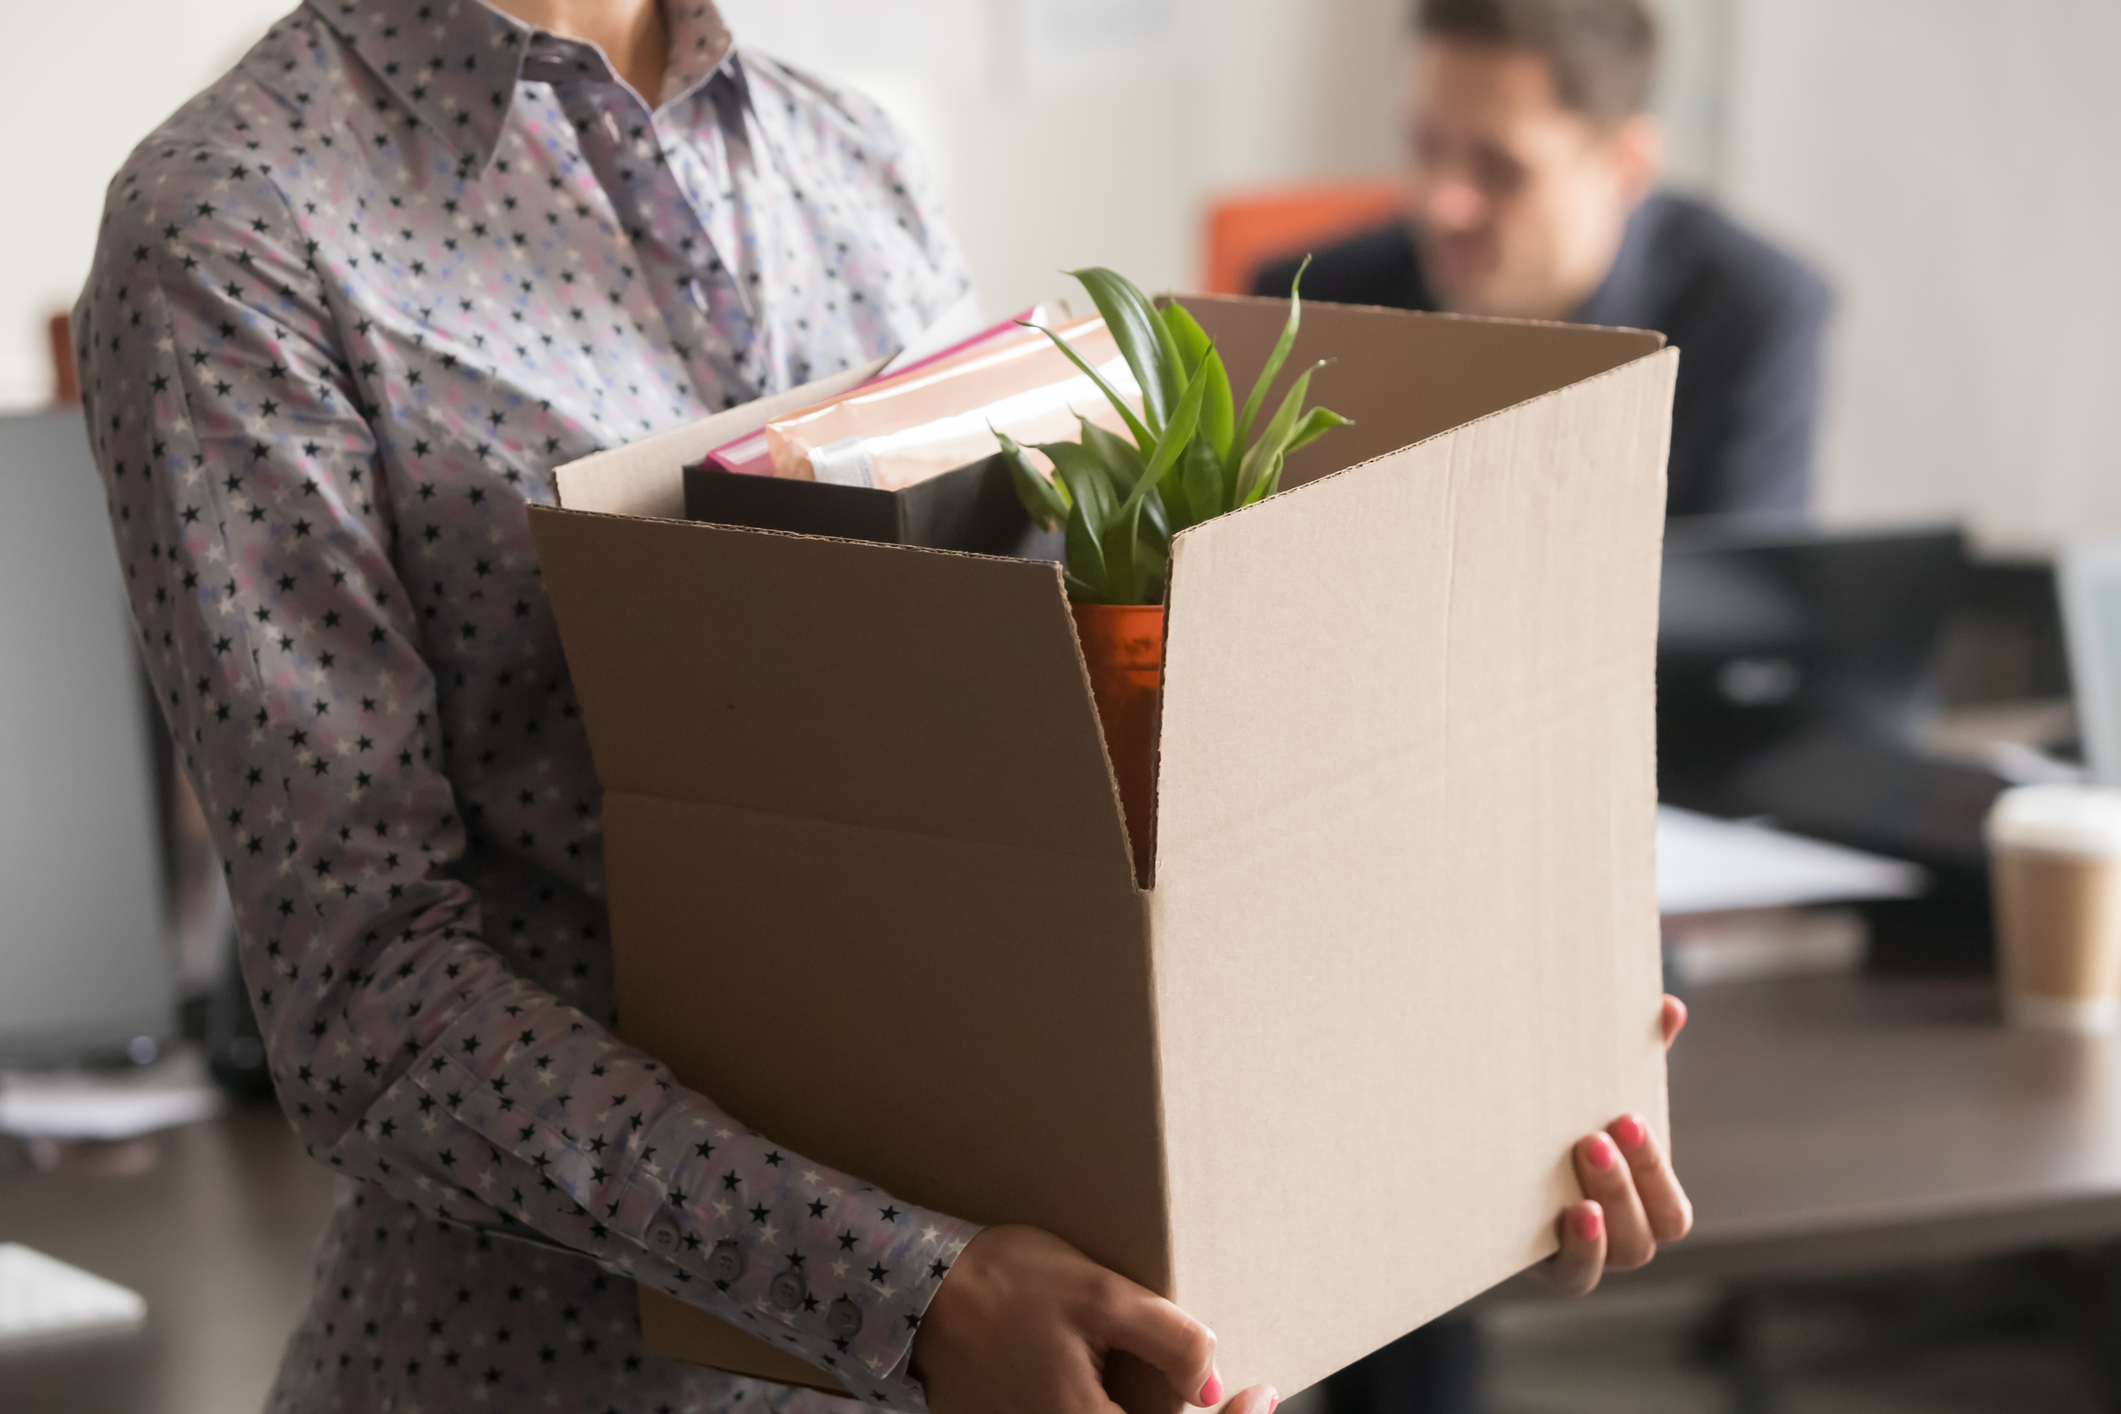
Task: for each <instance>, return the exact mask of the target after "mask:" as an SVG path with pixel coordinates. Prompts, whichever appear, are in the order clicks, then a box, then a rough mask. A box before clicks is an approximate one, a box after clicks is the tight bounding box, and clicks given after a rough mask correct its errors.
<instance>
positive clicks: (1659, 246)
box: [1253, 196, 1832, 516]
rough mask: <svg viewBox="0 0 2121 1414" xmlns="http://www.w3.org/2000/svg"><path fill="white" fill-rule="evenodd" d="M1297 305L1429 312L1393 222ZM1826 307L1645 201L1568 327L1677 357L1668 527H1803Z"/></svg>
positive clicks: (1806, 277)
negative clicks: (1683, 519) (1752, 518)
mask: <svg viewBox="0 0 2121 1414" xmlns="http://www.w3.org/2000/svg"><path fill="white" fill-rule="evenodd" d="M1295 273H1296V261H1295V260H1293V259H1292V260H1288V261H1285V262H1281V263H1277V264H1275V265H1272V266H1269V267H1268V268H1267V269H1265V270H1263V271H1261V272H1260V274H1259V277H1258V278H1257V279H1256V280H1255V281H1254V284H1253V288H1254V290H1255V291H1256V292H1257V293H1259V294H1263V295H1286V294H1287V293H1288V292H1289V280H1290V277H1291V276H1293V275H1294V274H1295ZM1303 294H1304V297H1305V298H1306V299H1316V300H1326V301H1330V302H1332V303H1335V304H1368V305H1384V306H1387V307H1390V308H1394V309H1425V310H1433V309H1435V308H1436V302H1435V299H1434V297H1433V296H1431V295H1430V293H1429V290H1428V287H1427V285H1426V284H1424V282H1423V280H1422V274H1421V263H1420V258H1419V257H1418V256H1417V255H1416V254H1415V250H1414V243H1413V240H1412V238H1411V236H1410V233H1409V232H1408V229H1407V227H1406V226H1405V225H1403V224H1398V223H1395V224H1393V225H1391V226H1387V227H1384V228H1382V229H1380V230H1376V231H1371V232H1368V233H1367V234H1364V235H1360V236H1357V237H1355V238H1354V239H1352V240H1349V241H1346V242H1344V243H1342V244H1340V245H1337V246H1334V247H1332V248H1330V249H1328V250H1324V251H1321V252H1319V254H1318V258H1317V259H1316V260H1315V261H1313V262H1312V265H1311V268H1310V270H1309V271H1308V272H1306V273H1305V275H1304V283H1303ZM1831 306H1832V297H1831V295H1830V294H1829V292H1828V289H1827V285H1826V282H1825V281H1824V280H1822V279H1821V278H1820V277H1819V276H1818V275H1817V274H1816V273H1814V272H1813V271H1812V270H1811V269H1810V268H1808V267H1807V266H1805V265H1802V264H1800V263H1799V262H1798V261H1796V260H1795V259H1793V258H1792V257H1790V256H1789V255H1786V254H1784V253H1783V252H1782V251H1779V250H1777V249H1776V248H1775V247H1773V246H1771V245H1769V244H1768V243H1767V242H1766V241H1763V240H1761V239H1760V238H1759V237H1758V236H1754V235H1752V234H1750V233H1748V232H1746V231H1743V230H1740V229H1739V228H1738V227H1737V226H1736V225H1734V224H1732V222H1731V221H1730V220H1729V219H1728V218H1726V217H1725V216H1723V215H1722V214H1721V213H1719V212H1718V211H1716V210H1715V209H1713V208H1712V207H1709V206H1705V205H1703V204H1702V203H1700V202H1698V201H1691V200H1688V199H1686V198H1684V197H1677V196H1655V197H1652V198H1650V200H1648V201H1647V202H1645V203H1643V205H1642V206H1641V208H1640V209H1638V210H1637V211H1636V212H1635V214H1634V216H1633V217H1632V218H1631V219H1630V220H1629V222H1628V229H1627V235H1626V238H1625V239H1624V240H1623V241H1622V242H1621V248H1620V254H1619V256H1618V257H1617V258H1616V259H1615V260H1614V262H1613V269H1612V271H1611V272H1610V273H1609V274H1608V275H1607V276H1606V281H1605V283H1604V284H1603V285H1601V286H1600V287H1599V288H1598V290H1597V292H1596V293H1595V294H1593V295H1592V296H1591V297H1590V298H1589V299H1588V300H1586V301H1584V303H1583V306H1582V307H1581V308H1580V309H1578V310H1576V311H1575V313H1573V314H1572V315H1571V316H1570V318H1571V319H1572V320H1573V321H1575V322H1577V323H1582V324H1609V325H1623V326H1626V327H1628V328H1634V329H1655V330H1658V331H1659V332H1660V333H1662V334H1664V335H1665V336H1666V337H1667V338H1669V339H1670V340H1671V341H1672V343H1674V344H1675V345H1677V346H1678V348H1679V388H1678V392H1677V394H1676V397H1675V402H1674V406H1673V410H1672V462H1671V471H1670V488H1669V491H1668V494H1667V499H1666V503H1665V509H1666V514H1668V515H1674V516H1684V515H1720V514H1729V513H1736V512H1745V513H1766V514H1774V515H1801V514H1803V512H1804V511H1805V509H1806V506H1807V503H1808V501H1809V500H1810V495H1811V480H1812V437H1813V431H1814V427H1815V424H1816V423H1817V421H1818V414H1819V388H1820V367H1819V365H1820V345H1821V343H1822V342H1823V339H1824V335H1825V332H1826V322H1827V315H1828V313H1829V310H1830V308H1831Z"/></svg>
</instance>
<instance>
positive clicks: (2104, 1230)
mask: <svg viewBox="0 0 2121 1414" xmlns="http://www.w3.org/2000/svg"><path fill="white" fill-rule="evenodd" d="M1687 1001H1688V1004H1689V1006H1690V1007H1691V1008H1692V1012H1693V1020H1692V1023H1691V1024H1690V1025H1689V1026H1688V1028H1687V1032H1686V1035H1685V1036H1684V1037H1683V1038H1682V1040H1681V1041H1680V1043H1679V1046H1678V1048H1677V1049H1676V1050H1675V1051H1674V1052H1673V1055H1672V1125H1673V1135H1674V1139H1673V1143H1674V1147H1675V1150H1676V1158H1677V1161H1678V1164H1679V1171H1680V1175H1681V1177H1682V1178H1683V1179H1684V1180H1685V1181H1686V1184H1687V1188H1688V1191H1689V1192H1690V1193H1691V1194H1692V1195H1693V1197H1694V1201H1695V1210H1696V1218H1697V1226H1696V1229H1695V1234H1694V1236H1693V1237H1692V1238H1690V1239H1689V1240H1688V1241H1686V1242H1684V1243H1681V1244H1679V1245H1677V1246H1675V1247H1671V1248H1668V1249H1666V1251H1665V1252H1664V1253H1663V1254H1661V1255H1660V1256H1659V1257H1658V1259H1657V1261H1656V1262H1655V1263H1654V1264H1652V1266H1651V1267H1649V1268H1648V1269H1646V1270H1645V1271H1644V1272H1643V1273H1641V1274H1639V1277H1638V1278H1637V1279H1642V1278H1653V1277H1654V1279H1671V1278H1682V1277H1689V1276H1705V1275H1712V1276H1746V1275H1763V1276H1767V1275H1778V1274H1804V1275H1828V1274H1832V1273H1834V1272H1839V1271H1850V1270H1857V1269H1864V1268H1873V1269H1875V1268H1879V1267H1886V1266H1892V1265H1897V1264H1900V1263H1903V1262H1906V1263H1919V1262H1922V1261H1926V1260H1948V1259H1954V1258H1960V1257H1971V1256H1977V1255H1982V1254H1986V1253H1992V1252H1999V1251H2007V1250H2010V1249H2013V1248H2020V1247H2026V1246H2033V1245H2037V1244H2042V1243H2048V1242H2069V1241H2088V1240H2107V1239H2112V1238H2116V1237H2121V1045H2117V1044H2116V1043H2114V1042H2113V1041H2108V1040H2099V1039H2087V1038H2081V1037H2074V1036H2062V1035H2049V1034H2041V1033H2036V1032H2027V1031H2014V1030H2009V1029H2006V1028H2005V1027H2004V1026H2003V1025H2002V1023H2001V1018H2000V1014H1999V1009H1998V1005H1997V1001H1996V993H1995V987H1994V984H1993V983H1991V982H1988V981H1960V980H1951V981H1930V980H1924V981H1875V980H1868V979H1862V978H1855V977H1826V978H1802V979H1785V980H1778V981H1772V982H1744V983H1728V984H1724V985H1721V986H1714V987H1703V988H1701V989H1699V990H1698V991H1696V992H1695V993H1693V994H1690V995H1689V996H1688V998H1687Z"/></svg>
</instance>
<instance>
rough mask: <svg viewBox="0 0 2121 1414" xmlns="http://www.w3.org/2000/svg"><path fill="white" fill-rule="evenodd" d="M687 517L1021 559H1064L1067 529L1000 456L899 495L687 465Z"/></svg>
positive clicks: (701, 465)
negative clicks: (1046, 518) (1029, 495)
mask: <svg viewBox="0 0 2121 1414" xmlns="http://www.w3.org/2000/svg"><path fill="white" fill-rule="evenodd" d="M685 519H687V520H705V521H713V522H715V523H716V524H718V525H742V526H749V527H750V528H752V529H754V530H788V531H795V532H798V533H801V534H807V535H832V536H837V537H839V538H841V539H843V540H872V541H875V542H877V543H879V544H883V545H919V546H923V547H925V548H927V549H930V550H963V551H966V552H968V553H971V554H977V555H1008V556H1013V557H1015V558H1017V559H1023V560H1058V559H1059V558H1060V557H1061V533H1060V532H1059V531H1057V530H1040V529H1039V528H1038V527H1037V526H1035V525H1033V524H1032V523H1031V517H1030V516H1029V515H1028V514H1026V513H1025V511H1024V503H1023V501H1022V500H1020V499H1019V498H1018V497H1017V494H1016V487H1015V485H1014V484H1012V483H1011V481H1010V479H1009V464H1008V463H1007V462H1006V461H1004V460H1003V459H1002V458H1001V457H999V456H993V457H988V458H987V459H986V460H985V461H978V462H974V463H973V464H972V465H970V466H961V467H959V468H958V469H957V470H955V471H947V472H944V473H943V474H942V475H941V476H936V477H931V478H929V479H928V480H926V481H920V482H916V483H914V484H913V485H911V486H907V487H903V488H901V489H899V490H896V491H887V490H885V489H883V488H882V487H879V486H835V485H832V484H830V483H827V482H822V481H797V480H793V479H791V478H786V477H779V476H754V475H748V474H745V473H742V472H733V471H723V470H721V469H720V468H719V467H716V466H712V465H708V464H702V463H695V464H693V465H691V466H688V467H686V468H685Z"/></svg>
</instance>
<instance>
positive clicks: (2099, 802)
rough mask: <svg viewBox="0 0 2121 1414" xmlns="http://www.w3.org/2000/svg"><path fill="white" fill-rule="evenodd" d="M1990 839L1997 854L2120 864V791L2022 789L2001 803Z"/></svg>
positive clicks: (2057, 787) (1999, 800) (1993, 816)
mask: <svg viewBox="0 0 2121 1414" xmlns="http://www.w3.org/2000/svg"><path fill="white" fill-rule="evenodd" d="M1987 833H1988V842H1989V843H1990V844H1991V845H1993V846H1996V847H1998V848H2017V849H2037V850H2045V851H2048V852H2050V853H2054V854H2081V855H2089V856H2092V857H2094V858H2100V859H2108V858H2121V790H2115V789H2111V788H2108V787H2102V786H2080V785H2046V786H2019V787H2018V788H2017V789H2015V790H2007V791H2005V792H2004V793H2003V794H2002V795H2000V796H1998V797H1997V798H1996V804H1995V806H1994V808H1992V809H1991V810H1990V811H1989V815H1988V831H1987Z"/></svg>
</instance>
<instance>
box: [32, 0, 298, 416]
mask: <svg viewBox="0 0 2121 1414" xmlns="http://www.w3.org/2000/svg"><path fill="white" fill-rule="evenodd" d="M291 8H293V0H73V3H42V4H32V3H27V0H18V3H14V4H10V5H9V6H8V7H7V30H8V46H9V50H10V52H11V53H13V54H14V55H15V56H16V57H15V61H14V62H13V63H11V64H10V65H9V66H8V68H9V72H8V77H7V81H6V82H5V83H0V133H6V134H7V141H6V142H5V143H4V144H0V191H4V192H6V193H8V205H9V211H8V214H7V217H6V219H5V223H4V224H0V408H12V407H33V406H37V405H40V404H42V403H43V402H44V401H45V400H46V399H47V398H48V397H50V395H51V383H52V375H51V356H50V354H49V353H48V352H47V346H46V342H45V320H46V318H47V317H49V316H50V315H52V314H54V313H57V312H58V311H60V310H63V309H67V308H70V307H71V306H72V305H73V302H74V297H75V295H77V294H79V293H80V289H81V284H82V282H83V281H84V280H85V279H86V278H87V275H88V262H89V255H90V253H91V252H92V251H93V249H94V247H95V243H96V222H97V218H98V217H99V216H100V215H101V214H102V211H103V189H104V187H105V186H106V185H107V184H108V183H109V181H110V178H111V175H112V174H113V173H115V172H116V171H117V170H118V164H119V163H121V162H123V161H124V160H125V155H126V154H127V153H128V152H130V151H132V149H133V145H134V144H135V143H137V142H139V140H140V139H141V138H143V137H145V136H147V134H148V133H149V132H150V131H151V130H152V129H153V128H154V126H155V125H156V124H157V123H159V122H161V121H162V119H164V118H166V117H168V116H169V114H170V113H171V112H173V111H175V109H176V108H177V107H178V106H179V105H180V104H182V103H183V102H184V100H185V99H187V98H189V97H190V96H191V95H192V94H194V93H196V92H197V91H198V90H199V89H201V88H203V87H205V86H206V84H207V83H208V82H210V81H211V80H212V79H214V78H215V77H217V76H218V75H220V74H221V73H222V72H224V71H225V70H226V69H227V68H228V67H229V66H230V65H231V64H233V63H234V62H235V61H236V60H237V59H238V58H239V57H241V55H242V53H243V51H244V50H245V49H248V48H249V47H250V45H251V44H252V43H253V42H254V41H255V40H256V39H257V37H258V36H259V35H261V34H263V33H264V32H265V28H266V26H267V25H269V24H271V22H272V21H273V20H274V19H276V18H277V17H278V16H280V15H282V14H285V13H286V12H287V11H288V10H290V9H291Z"/></svg>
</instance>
